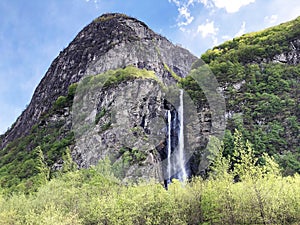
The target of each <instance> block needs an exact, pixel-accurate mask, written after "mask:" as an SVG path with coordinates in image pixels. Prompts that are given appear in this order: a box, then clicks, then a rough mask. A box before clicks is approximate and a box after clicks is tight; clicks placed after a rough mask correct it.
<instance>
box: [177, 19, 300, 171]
mask: <svg viewBox="0 0 300 225" xmlns="http://www.w3.org/2000/svg"><path fill="white" fill-rule="evenodd" d="M299 26H300V17H298V18H297V19H296V20H294V21H291V22H288V23H284V24H281V25H279V26H276V27H273V28H269V29H267V30H264V31H261V32H255V33H250V34H245V35H243V36H241V37H238V38H234V39H233V40H232V41H227V42H225V43H224V44H221V45H219V46H217V47H214V48H213V49H212V50H208V51H207V52H206V53H205V54H203V55H202V60H204V61H205V62H206V63H207V64H208V65H209V67H210V69H211V70H212V72H213V73H214V75H215V76H216V78H217V80H218V82H219V83H220V85H221V86H222V87H224V91H223V94H224V96H225V100H226V108H227V114H228V118H227V119H228V121H227V129H228V130H227V131H226V135H225V139H227V141H229V142H227V141H225V143H224V145H225V151H224V154H225V155H226V154H227V155H228V154H230V155H232V153H233V152H232V148H230V145H232V138H230V135H232V133H233V132H234V130H235V129H236V128H238V129H239V130H240V132H241V133H242V134H243V136H244V137H245V138H246V139H248V140H251V142H252V143H253V146H252V148H253V154H254V155H256V156H259V155H261V154H262V153H264V152H266V153H268V154H270V155H273V156H274V157H275V158H276V159H277V160H278V162H279V163H280V165H281V166H282V167H284V168H286V170H285V171H284V173H285V174H286V175H288V174H293V173H295V172H299V170H300V167H299V161H300V158H299V151H300V149H299V140H300V136H299V130H300V129H299V128H300V123H299V117H300V110H299V99H300V96H299V90H300V86H299V74H300V65H299V64H297V65H290V64H285V63H279V62H277V61H274V60H273V59H274V57H275V56H276V55H279V54H282V53H285V52H287V51H291V49H292V47H291V45H292V44H291V43H292V42H293V41H295V40H296V39H297V38H299V35H300V33H299V32H300V29H299ZM197 65H198V67H197ZM200 68H201V63H200V62H198V63H195V64H194V70H199V69H200ZM189 80H191V78H189V77H187V78H186V79H185V80H184V81H182V83H183V84H185V87H187V88H188V89H190V90H191V91H190V92H191V94H192V96H197V95H198V96H201V94H202V93H201V91H197V89H196V88H193V86H192V85H191V81H189ZM188 83H190V84H188ZM202 99H203V98H202ZM198 101H199V102H201V97H198ZM202 102H203V100H202ZM201 104H203V103H201ZM226 146H229V147H226Z"/></svg>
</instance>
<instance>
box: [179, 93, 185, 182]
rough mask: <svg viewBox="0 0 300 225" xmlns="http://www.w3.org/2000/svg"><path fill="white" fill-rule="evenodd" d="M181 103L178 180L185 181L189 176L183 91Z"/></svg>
mask: <svg viewBox="0 0 300 225" xmlns="http://www.w3.org/2000/svg"><path fill="white" fill-rule="evenodd" d="M179 98H180V102H179V109H178V113H179V123H180V124H179V138H178V139H179V143H178V145H179V146H178V148H179V149H178V158H177V159H178V163H179V167H180V173H179V176H178V179H179V180H180V181H184V180H186V179H187V174H186V170H185V158H184V125H183V90H182V89H180V96H179Z"/></svg>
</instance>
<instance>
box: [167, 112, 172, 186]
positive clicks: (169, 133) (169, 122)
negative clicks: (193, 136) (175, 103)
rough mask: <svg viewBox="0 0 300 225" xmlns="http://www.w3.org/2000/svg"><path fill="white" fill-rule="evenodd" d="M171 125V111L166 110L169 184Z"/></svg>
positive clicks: (169, 174) (169, 175)
mask: <svg viewBox="0 0 300 225" xmlns="http://www.w3.org/2000/svg"><path fill="white" fill-rule="evenodd" d="M171 125H172V117H171V111H170V110H168V142H167V143H168V178H169V182H171V151H172V142H171Z"/></svg>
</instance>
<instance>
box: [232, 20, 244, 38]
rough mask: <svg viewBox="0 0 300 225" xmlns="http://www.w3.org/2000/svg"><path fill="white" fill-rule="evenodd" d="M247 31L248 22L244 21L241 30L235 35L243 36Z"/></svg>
mask: <svg viewBox="0 0 300 225" xmlns="http://www.w3.org/2000/svg"><path fill="white" fill-rule="evenodd" d="M245 32H246V22H245V21H243V23H242V25H241V28H240V30H239V31H238V32H237V33H236V34H235V35H234V36H235V37H238V36H242V35H243V34H245Z"/></svg>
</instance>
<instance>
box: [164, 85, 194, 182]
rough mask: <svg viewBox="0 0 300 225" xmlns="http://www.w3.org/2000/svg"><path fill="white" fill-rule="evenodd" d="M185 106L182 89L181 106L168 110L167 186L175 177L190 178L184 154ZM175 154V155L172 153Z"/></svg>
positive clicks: (179, 178) (180, 178)
mask: <svg viewBox="0 0 300 225" xmlns="http://www.w3.org/2000/svg"><path fill="white" fill-rule="evenodd" d="M183 109H184V107H183V90H180V95H179V107H178V109H177V110H175V109H173V110H168V111H167V114H166V117H167V123H168V124H167V135H166V136H167V137H166V142H167V145H166V147H167V149H166V152H167V163H168V165H167V171H166V174H167V179H166V180H165V186H166V188H167V186H168V184H169V183H170V182H171V180H172V179H173V178H176V179H178V180H180V181H184V180H186V179H187V178H188V175H187V171H186V167H185V155H184V110H183ZM172 154H173V155H172Z"/></svg>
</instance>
